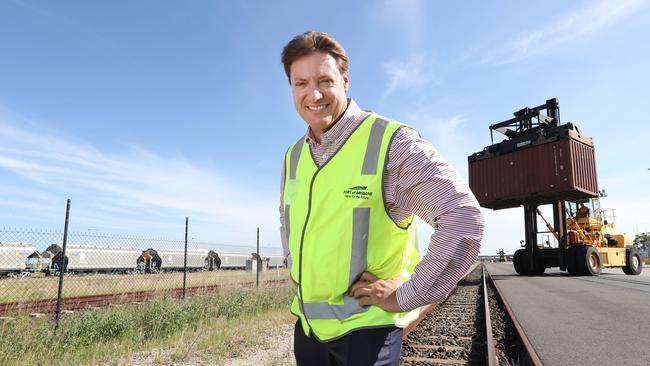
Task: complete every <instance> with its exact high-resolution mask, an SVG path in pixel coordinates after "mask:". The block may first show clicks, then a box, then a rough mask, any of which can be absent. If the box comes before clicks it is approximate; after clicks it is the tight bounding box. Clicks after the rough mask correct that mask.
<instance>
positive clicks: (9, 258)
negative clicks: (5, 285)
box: [0, 241, 36, 277]
mask: <svg viewBox="0 0 650 366" xmlns="http://www.w3.org/2000/svg"><path fill="white" fill-rule="evenodd" d="M34 251H36V247H34V246H33V245H32V244H31V243H22V242H7V241H5V242H0V277H5V276H7V277H14V276H16V275H19V274H21V273H22V272H23V271H25V269H26V268H27V257H28V256H29V255H30V254H32V253H33V252H34Z"/></svg>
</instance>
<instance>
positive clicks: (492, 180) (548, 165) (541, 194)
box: [469, 131, 598, 210]
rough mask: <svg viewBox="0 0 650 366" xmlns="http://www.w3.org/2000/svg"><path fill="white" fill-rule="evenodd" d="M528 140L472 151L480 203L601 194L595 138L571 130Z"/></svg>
mask: <svg viewBox="0 0 650 366" xmlns="http://www.w3.org/2000/svg"><path fill="white" fill-rule="evenodd" d="M520 144H521V143H520ZM524 145H525V146H524V147H523V148H520V149H516V150H514V151H511V152H508V153H504V154H501V153H498V152H496V153H490V152H487V153H477V154H474V155H473V156H470V158H469V185H470V188H471V189H472V191H473V192H474V195H475V196H476V198H477V200H478V202H479V203H480V204H481V206H483V207H486V208H491V209H494V210H499V209H504V208H511V207H518V206H520V205H526V204H533V205H544V204H550V203H553V202H555V201H557V200H577V199H584V198H591V197H597V196H598V182H597V179H596V158H595V153H594V147H593V143H592V140H591V138H588V137H584V136H581V135H579V133H576V132H574V131H569V132H566V134H565V135H564V136H559V137H555V138H553V139H543V138H537V139H536V140H535V141H532V142H531V141H528V142H527V143H525V144H524ZM493 146H496V145H493ZM488 149H489V147H488Z"/></svg>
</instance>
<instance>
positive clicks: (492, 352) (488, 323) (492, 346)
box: [481, 266, 499, 366]
mask: <svg viewBox="0 0 650 366" xmlns="http://www.w3.org/2000/svg"><path fill="white" fill-rule="evenodd" d="M481 271H482V276H481V277H483V308H484V309H485V338H486V340H487V355H486V357H487V360H486V361H487V364H488V366H496V365H498V364H499V361H498V359H497V352H496V342H495V341H494V335H493V334H492V318H491V317H490V298H489V297H488V292H487V284H486V282H485V278H486V277H487V276H486V275H485V266H482V269H481Z"/></svg>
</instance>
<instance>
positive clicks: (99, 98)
mask: <svg viewBox="0 0 650 366" xmlns="http://www.w3.org/2000/svg"><path fill="white" fill-rule="evenodd" d="M308 29H317V30H322V31H326V32H328V33H330V34H332V35H333V36H334V37H336V38H337V39H338V40H339V41H340V42H341V43H342V44H343V45H344V47H345V48H346V50H347V52H348V54H349V56H350V59H351V69H350V91H349V96H351V97H353V98H354V99H355V100H356V101H357V102H358V103H359V105H360V106H361V107H362V108H364V109H371V110H373V111H376V112H378V113H380V114H383V115H386V116H389V117H391V118H395V119H398V120H401V121H403V122H404V123H407V124H409V125H411V126H413V127H415V128H416V129H417V130H418V131H420V133H421V134H422V135H423V137H425V138H427V139H429V140H430V141H432V142H433V143H434V145H435V146H436V147H437V148H438V150H439V151H440V152H441V153H442V154H443V156H445V157H446V158H447V160H448V161H449V162H451V163H452V164H453V165H454V166H455V167H456V169H457V170H458V171H459V172H460V173H461V175H463V176H464V177H467V156H468V155H470V154H471V153H473V152H475V151H479V150H481V149H482V148H483V147H485V146H486V145H488V144H489V143H490V134H489V130H488V126H489V125H490V124H491V123H495V122H499V121H502V120H505V119H508V118H510V116H511V115H512V112H513V111H515V110H518V109H520V108H522V107H524V106H534V105H538V104H541V103H543V102H544V101H545V100H546V99H548V98H551V97H557V98H559V100H560V106H561V109H560V110H561V116H562V120H563V122H569V121H571V122H575V123H576V124H577V125H578V126H579V128H580V130H581V131H582V132H583V133H584V134H586V135H589V136H591V137H593V138H594V140H595V146H596V158H597V164H598V170H599V185H600V188H601V189H602V188H604V189H606V190H607V192H608V195H609V197H608V198H606V199H605V200H604V201H603V206H606V207H612V208H616V209H617V216H618V218H617V224H618V227H619V231H621V232H625V233H627V234H628V235H631V236H633V235H634V234H636V233H639V232H644V231H650V217H649V216H648V214H647V207H649V206H650V194H649V193H650V192H649V190H650V188H649V187H650V170H649V168H650V161H649V159H648V155H649V154H648V136H649V135H650V134H649V133H650V127H649V124H648V123H647V122H646V121H647V119H648V118H649V117H648V115H647V113H646V106H647V105H648V100H650V93H649V92H648V85H650V71H649V70H648V59H649V56H650V42H648V35H649V34H650V6H648V2H647V1H645V0H622V1H573V2H563V1H543V2H542V1H535V2H517V1H502V2H498V3H496V4H495V3H485V2H478V1H477V2H472V3H463V4H458V5H451V4H440V3H438V2H433V1H414V0H408V1H356V2H347V1H330V2H327V3H323V2H309V1H300V2H298V1H272V2H271V1H242V2H235V1H231V2H225V1H137V2H134V1H105V2H88V1H59V2H51V1H32V0H10V1H3V2H0V44H1V45H2V48H1V51H0V52H1V57H0V226H5V227H20V228H47V229H60V228H62V226H63V218H64V210H65V200H66V198H68V197H69V198H71V199H72V216H71V217H72V219H71V229H72V230H75V231H78V232H84V231H88V230H98V231H102V232H107V233H135V234H143V235H149V234H150V235H154V234H155V235H156V236H164V237H173V238H179V237H182V236H183V225H184V218H185V217H186V216H189V217H190V224H191V226H190V235H191V236H192V237H196V238H200V239H202V240H207V241H216V242H221V243H229V244H248V243H252V242H254V240H255V228H256V227H258V226H259V227H260V229H261V238H262V239H261V241H262V243H263V244H266V245H270V246H279V245H280V244H279V242H280V240H279V230H278V227H279V221H278V213H277V206H278V203H279V179H280V168H281V160H282V157H283V154H284V152H285V150H286V148H287V146H288V145H289V144H290V143H291V142H293V141H295V139H296V138H297V137H298V136H299V135H300V134H302V133H304V132H305V129H306V125H305V123H304V122H303V121H302V120H301V119H300V118H299V116H298V115H297V114H296V113H295V111H294V109H293V105H292V101H291V93H290V90H289V86H288V84H287V81H286V78H285V75H284V73H283V69H282V66H281V64H280V52H281V49H282V47H283V46H284V44H286V42H288V41H289V40H290V39H291V38H292V37H293V36H294V35H296V34H299V33H302V32H303V31H305V30H308ZM485 215H486V218H487V222H488V235H487V238H486V242H485V244H484V247H483V248H482V253H484V254H492V253H495V252H496V251H497V250H498V249H499V248H504V249H506V251H508V252H512V251H514V250H515V249H516V248H517V247H518V245H519V244H518V243H519V240H521V239H522V238H523V212H522V210H521V209H510V210H504V211H496V212H495V211H490V210H485ZM430 233H431V230H430V229H428V228H422V229H421V234H422V235H421V236H420V241H421V244H423V245H426V237H427V236H428V235H429V234H430Z"/></svg>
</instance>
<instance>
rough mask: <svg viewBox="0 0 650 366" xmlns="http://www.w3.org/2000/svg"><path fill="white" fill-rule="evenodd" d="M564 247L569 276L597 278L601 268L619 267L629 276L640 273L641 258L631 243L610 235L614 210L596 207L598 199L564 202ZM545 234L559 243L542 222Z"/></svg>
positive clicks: (623, 236)
mask: <svg viewBox="0 0 650 366" xmlns="http://www.w3.org/2000/svg"><path fill="white" fill-rule="evenodd" d="M565 204H566V206H565V209H566V226H567V236H566V248H567V255H566V257H565V258H566V259H565V265H566V269H567V271H568V272H569V273H570V274H572V275H598V274H599V273H600V271H601V269H602V268H612V267H620V268H622V269H623V272H625V273H626V274H629V275H638V274H640V273H641V270H642V266H643V264H642V263H643V262H642V261H641V256H640V255H639V253H638V252H637V251H636V249H634V247H633V246H632V244H633V240H632V238H630V237H629V236H626V235H623V234H610V233H608V232H607V231H608V230H609V229H614V228H615V227H616V225H615V222H614V221H615V219H616V216H615V214H614V209H603V208H601V207H600V198H599V197H596V198H591V199H589V200H586V199H585V200H579V201H566V202H565ZM537 214H538V215H539V216H540V217H541V218H542V220H544V222H545V223H546V227H547V228H548V229H549V232H551V233H552V234H553V236H555V238H556V239H557V240H558V241H559V240H560V238H559V237H558V235H557V232H556V231H555V230H554V229H553V226H551V224H549V223H548V221H546V219H545V218H544V216H542V214H541V212H540V211H539V210H537Z"/></svg>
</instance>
